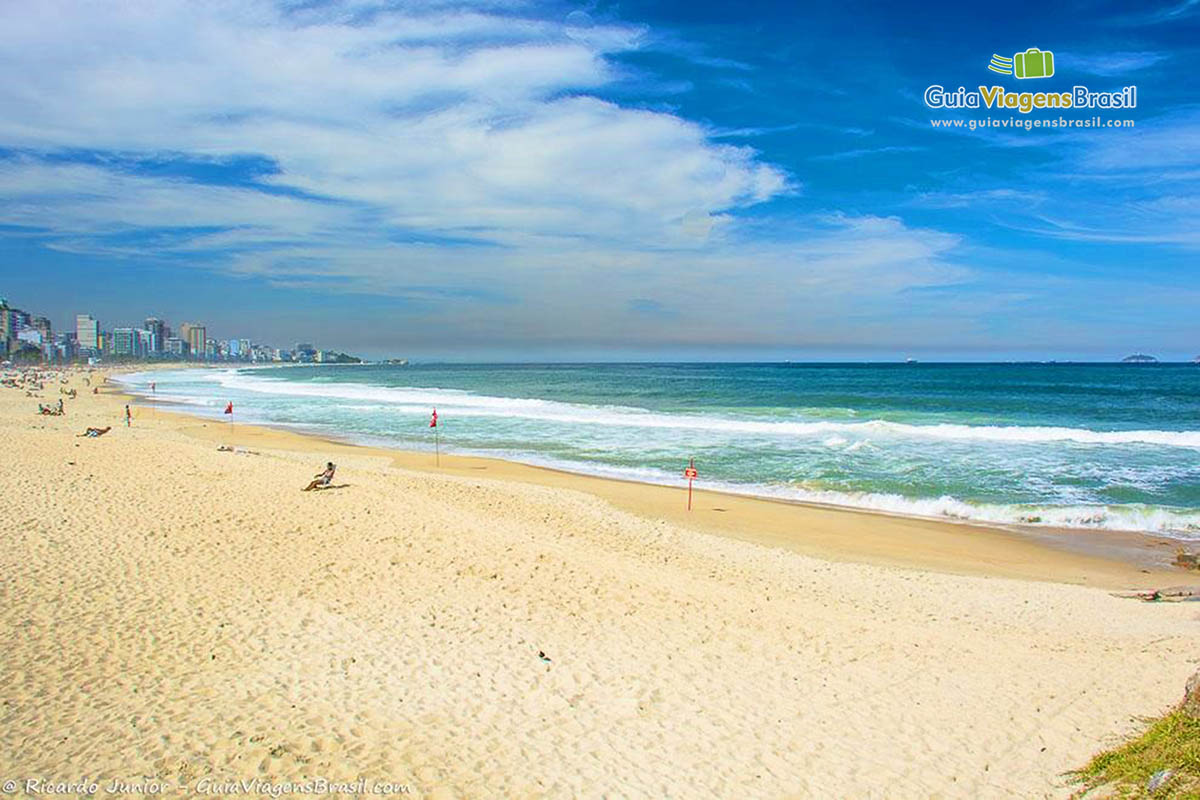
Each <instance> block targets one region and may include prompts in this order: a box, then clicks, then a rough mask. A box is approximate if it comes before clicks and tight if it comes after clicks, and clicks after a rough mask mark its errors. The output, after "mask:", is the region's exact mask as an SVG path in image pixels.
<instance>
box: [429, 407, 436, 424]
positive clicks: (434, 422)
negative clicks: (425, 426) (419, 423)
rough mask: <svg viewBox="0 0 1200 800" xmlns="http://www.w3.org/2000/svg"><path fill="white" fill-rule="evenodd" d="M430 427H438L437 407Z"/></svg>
mask: <svg viewBox="0 0 1200 800" xmlns="http://www.w3.org/2000/svg"><path fill="white" fill-rule="evenodd" d="M429 427H431V428H436V427H437V409H436V408H435V409H434V410H433V418H432V419H430V420H429Z"/></svg>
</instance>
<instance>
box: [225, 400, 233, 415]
mask: <svg viewBox="0 0 1200 800" xmlns="http://www.w3.org/2000/svg"><path fill="white" fill-rule="evenodd" d="M225 413H226V414H232V413H233V401H232V400H230V401H229V405H227V406H225Z"/></svg>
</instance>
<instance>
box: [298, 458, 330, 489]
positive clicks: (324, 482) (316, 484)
mask: <svg viewBox="0 0 1200 800" xmlns="http://www.w3.org/2000/svg"><path fill="white" fill-rule="evenodd" d="M336 469H337V467H335V466H334V465H333V462H332V461H327V462H326V463H325V471H324V472H320V473H317V475H316V476H314V479H313V481H312V483H310V484H308V486H305V487H304V488H303V489H302V490H301V491H304V492H311V491H312V490H313V489H324V488H325V487H326V486H328V485H329V484H330V482H331V481H333V473H334V470H336Z"/></svg>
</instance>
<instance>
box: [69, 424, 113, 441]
mask: <svg viewBox="0 0 1200 800" xmlns="http://www.w3.org/2000/svg"><path fill="white" fill-rule="evenodd" d="M111 430H112V426H111V425H110V426H109V427H107V428H88V429H87V430H86V431H84V432H83V433H79V434H76V435H75V438H76V439H78V438H80V437H82V436H87V437H89V438H91V439H94V438H96V437H97V436H103V435H104V434H106V433H108V432H109V431H111Z"/></svg>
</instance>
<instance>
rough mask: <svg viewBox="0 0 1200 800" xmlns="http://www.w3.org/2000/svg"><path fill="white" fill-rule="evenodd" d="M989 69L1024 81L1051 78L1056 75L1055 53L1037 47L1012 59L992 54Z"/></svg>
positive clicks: (1017, 54) (1015, 55)
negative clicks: (1025, 79) (1026, 79)
mask: <svg viewBox="0 0 1200 800" xmlns="http://www.w3.org/2000/svg"><path fill="white" fill-rule="evenodd" d="M988 69H990V70H991V71H992V72H999V73H1000V74H1001V75H1014V76H1016V77H1018V78H1022V79H1024V78H1049V77H1052V76H1053V75H1054V53H1051V52H1050V51H1049V50H1038V49H1037V48H1036V47H1031V48H1029V49H1028V50H1026V51H1025V52H1024V53H1016V54H1014V55H1013V57H1012V58H1007V57H1005V56H998V55H996V54H995V53H992V61H991V63H990V64H988Z"/></svg>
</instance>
